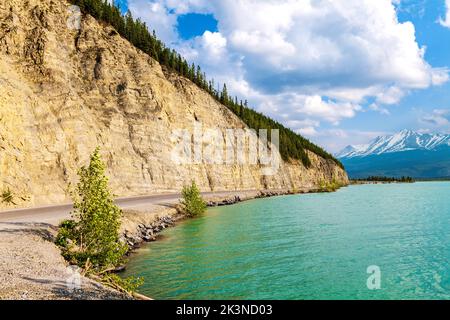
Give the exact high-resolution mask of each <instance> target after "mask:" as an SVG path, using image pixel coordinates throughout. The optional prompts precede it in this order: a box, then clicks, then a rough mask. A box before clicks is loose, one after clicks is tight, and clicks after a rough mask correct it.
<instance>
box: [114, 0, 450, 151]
mask: <svg viewBox="0 0 450 320" xmlns="http://www.w3.org/2000/svg"><path fill="white" fill-rule="evenodd" d="M447 2H448V5H450V0H447ZM121 7H122V9H125V8H129V9H130V10H131V12H132V13H133V15H134V16H139V17H141V18H142V19H143V20H144V21H146V22H147V24H148V25H149V26H150V27H151V28H153V29H155V30H156V32H157V34H158V36H159V37H160V38H161V39H162V40H163V41H164V42H166V43H167V44H168V45H170V46H171V47H174V48H175V49H177V50H178V51H179V52H181V53H182V54H183V55H184V56H185V57H186V58H187V59H189V60H190V61H193V62H195V63H198V64H200V65H201V66H202V68H203V69H204V70H205V71H206V72H207V74H208V75H209V76H210V77H214V78H215V80H216V83H217V82H220V83H223V82H226V83H227V84H228V87H229V89H230V91H231V92H232V93H234V94H236V95H238V96H239V97H241V98H242V99H247V100H249V102H250V105H251V106H253V107H254V108H255V109H257V110H259V111H262V112H264V113H266V114H268V115H269V116H271V117H273V118H276V119H277V120H279V121H281V122H282V123H284V124H285V125H287V126H289V127H291V128H292V129H294V130H296V131H297V132H299V133H301V134H303V135H305V136H306V137H308V138H309V139H311V140H312V141H314V142H316V143H318V144H320V145H322V146H324V147H325V148H327V149H329V150H330V151H332V152H336V151H338V150H340V149H341V148H343V147H344V146H346V145H347V144H360V143H365V142H367V141H368V140H370V139H371V138H373V137H375V136H377V135H380V134H385V133H392V132H395V131H398V130H401V129H404V128H408V129H413V130H422V131H432V132H449V131H450V122H449V120H450V81H449V76H448V75H449V70H448V68H449V67H450V14H449V15H448V16H447V17H446V14H447V7H446V0H376V1H375V0H360V1H348V0H337V1H329V0H324V1H313V0H277V1H275V0H221V1H208V0H183V1H181V0H128V2H127V1H126V0H122V2H121Z"/></svg>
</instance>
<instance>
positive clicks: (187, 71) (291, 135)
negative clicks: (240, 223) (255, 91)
mask: <svg viewBox="0 0 450 320" xmlns="http://www.w3.org/2000/svg"><path fill="white" fill-rule="evenodd" d="M70 1H71V2H72V3H73V4H74V5H77V6H79V7H80V9H81V10H82V12H84V13H88V14H90V15H92V16H93V17H94V18H96V19H97V20H99V21H103V22H105V23H108V24H110V25H111V26H112V27H114V28H115V29H116V31H117V32H118V33H119V34H120V35H121V36H122V37H124V38H125V39H127V40H128V41H130V42H131V43H132V44H133V45H134V46H135V47H137V48H139V49H140V50H142V51H143V52H145V53H147V54H148V55H150V56H151V57H152V58H154V59H155V60H157V61H158V62H159V63H160V64H161V65H163V66H165V67H166V68H167V69H168V70H170V71H172V72H176V73H177V74H179V75H181V76H183V77H186V78H188V79H189V80H191V81H192V82H194V83H195V84H197V86H199V87H200V88H202V89H203V90H205V91H207V92H208V93H209V94H211V96H212V97H214V98H215V99H216V100H217V101H219V102H221V103H222V104H224V105H225V106H227V107H228V108H229V109H230V110H231V111H232V112H234V113H235V114H236V115H237V116H238V117H240V118H241V119H242V121H244V122H245V123H246V124H247V125H248V126H249V127H250V128H252V129H255V130H259V129H278V130H280V154H281V156H282V158H283V159H284V160H290V159H296V160H300V161H301V162H302V163H303V165H304V166H305V167H309V166H310V165H311V161H310V159H309V157H308V154H307V152H306V150H309V151H312V152H314V153H315V154H317V155H319V156H321V157H323V158H325V159H330V160H333V161H334V162H335V163H336V164H338V165H339V166H340V167H341V168H343V165H342V163H341V162H340V161H339V160H337V159H336V158H334V157H333V156H332V155H331V154H330V153H328V152H326V151H325V150H324V149H322V148H320V147H319V146H317V145H315V144H313V143H311V142H310V141H309V140H307V139H305V138H303V137H302V136H300V135H299V134H297V133H295V132H294V131H292V130H290V129H288V128H285V127H284V126H283V125H281V124H280V123H278V122H276V121H274V120H272V119H270V118H268V117H266V116H264V115H263V114H261V113H259V112H256V111H255V110H253V109H251V108H249V107H248V104H247V101H245V102H244V103H243V102H242V100H240V101H238V98H237V97H234V98H233V97H232V96H230V95H229V94H228V90H227V86H226V84H223V87H222V89H220V85H218V86H217V89H216V84H215V82H214V79H211V80H208V79H207V77H206V74H205V73H204V72H202V70H201V68H200V66H195V64H189V63H188V62H187V61H186V59H184V58H183V57H182V56H181V55H180V54H179V53H177V52H176V51H175V50H172V49H170V48H168V47H166V46H165V45H164V43H162V42H161V41H160V40H159V39H158V38H157V37H156V34H155V31H153V32H152V33H151V32H150V31H149V29H148V27H147V25H146V24H145V22H142V21H141V20H140V19H134V18H133V17H132V15H131V13H130V12H128V13H127V14H125V15H122V14H121V13H120V10H119V9H118V8H117V7H115V6H113V5H110V4H109V3H108V1H106V0H70ZM269 136H270V133H269Z"/></svg>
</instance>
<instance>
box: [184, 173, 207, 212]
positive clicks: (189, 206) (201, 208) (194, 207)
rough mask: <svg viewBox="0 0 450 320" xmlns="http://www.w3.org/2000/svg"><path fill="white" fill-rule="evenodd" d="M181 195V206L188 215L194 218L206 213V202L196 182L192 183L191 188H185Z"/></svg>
mask: <svg viewBox="0 0 450 320" xmlns="http://www.w3.org/2000/svg"><path fill="white" fill-rule="evenodd" d="M181 195H182V200H181V204H182V205H183V208H184V210H185V212H186V213H187V214H188V215H190V216H191V217H193V216H197V215H199V214H202V213H203V212H205V210H206V202H205V201H204V200H203V198H202V196H201V194H200V190H199V189H198V187H197V185H196V184H195V182H194V181H192V183H191V185H190V186H184V187H183V191H182V192H181Z"/></svg>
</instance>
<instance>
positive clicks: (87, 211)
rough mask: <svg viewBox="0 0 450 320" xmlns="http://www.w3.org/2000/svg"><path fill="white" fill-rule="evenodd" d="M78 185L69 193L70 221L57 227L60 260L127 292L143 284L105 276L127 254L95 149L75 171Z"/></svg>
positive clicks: (120, 211)
mask: <svg viewBox="0 0 450 320" xmlns="http://www.w3.org/2000/svg"><path fill="white" fill-rule="evenodd" d="M78 175H79V178H80V181H79V182H78V184H77V186H76V188H75V192H73V198H74V199H73V200H74V205H73V206H74V209H75V210H74V212H73V213H72V216H73V218H74V220H66V221H64V222H63V223H62V224H61V225H60V229H59V233H58V236H57V237H56V244H57V245H59V246H60V247H61V248H62V251H63V255H64V257H65V258H66V259H67V260H69V261H70V262H72V263H75V264H78V265H79V266H81V267H84V268H85V272H86V273H90V274H94V275H95V274H96V275H100V276H101V279H102V281H104V282H105V283H107V284H111V283H112V282H114V283H115V285H116V286H119V287H121V288H122V289H123V290H125V291H127V292H130V291H134V290H135V289H136V288H137V287H138V286H140V285H141V284H142V282H143V279H141V278H127V279H122V278H120V277H118V276H116V275H112V274H109V272H110V271H112V270H114V269H115V267H117V266H119V265H120V264H122V263H123V262H124V255H125V253H126V252H127V250H128V247H127V245H126V244H125V243H122V242H121V241H120V239H119V228H120V218H121V216H122V210H121V209H120V208H119V207H118V206H117V205H116V204H115V203H114V199H113V196H112V194H111V191H110V190H109V187H108V178H107V177H106V175H105V164H104V163H103V161H102V160H101V157H100V149H99V148H96V149H95V151H94V153H93V154H92V155H91V158H90V163H89V166H88V167H82V168H81V169H80V170H79V171H78Z"/></svg>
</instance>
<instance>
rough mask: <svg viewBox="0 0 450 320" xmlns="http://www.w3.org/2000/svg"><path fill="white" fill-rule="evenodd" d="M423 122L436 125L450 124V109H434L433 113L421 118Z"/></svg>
mask: <svg viewBox="0 0 450 320" xmlns="http://www.w3.org/2000/svg"><path fill="white" fill-rule="evenodd" d="M420 120H421V121H422V122H423V123H426V124H430V125H432V126H436V127H444V126H448V125H450V109H434V110H433V111H432V113H431V114H426V115H424V116H422V117H421V119H420Z"/></svg>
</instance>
